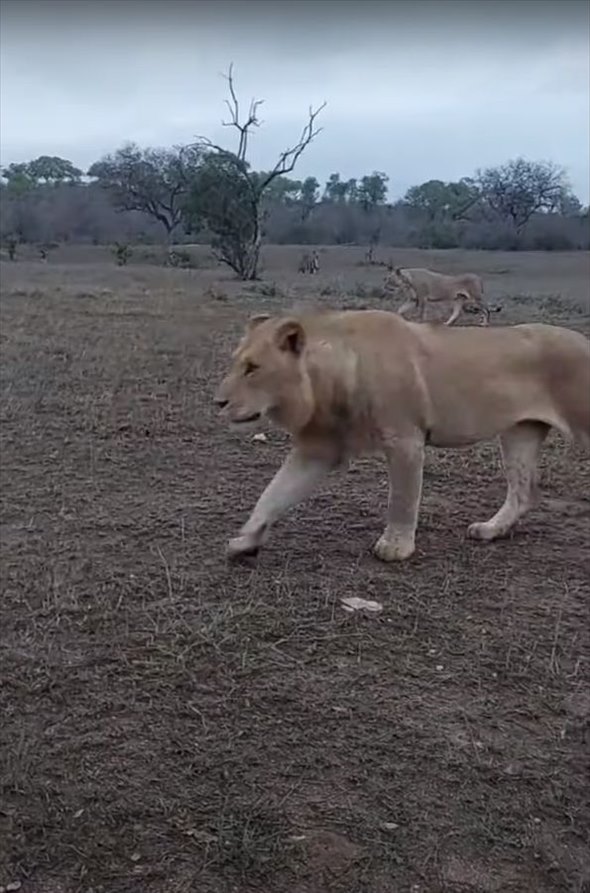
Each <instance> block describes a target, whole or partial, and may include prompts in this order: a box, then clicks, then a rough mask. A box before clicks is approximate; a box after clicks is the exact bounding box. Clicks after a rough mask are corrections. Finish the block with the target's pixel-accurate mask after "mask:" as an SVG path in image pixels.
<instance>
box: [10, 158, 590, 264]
mask: <svg viewBox="0 0 590 893" xmlns="http://www.w3.org/2000/svg"><path fill="white" fill-rule="evenodd" d="M202 163H203V159H202V157H201V154H200V153H198V152H195V151H193V152H192V153H191V152H189V151H187V150H179V149H172V150H149V149H148V150H142V149H139V148H138V147H136V146H125V147H123V148H122V149H120V150H118V151H117V152H115V153H114V154H113V155H111V156H108V157H107V158H105V159H102V160H101V161H99V162H97V163H96V164H94V165H92V167H91V168H90V169H89V171H88V172H86V174H85V173H84V172H82V171H81V170H79V169H77V168H76V167H75V166H74V165H73V164H72V163H71V162H70V161H67V160H65V159H60V158H50V157H41V158H38V159H35V160H34V161H32V162H30V163H28V164H12V165H9V166H8V167H7V168H5V169H4V170H3V171H2V180H1V184H2V185H1V203H0V234H1V237H2V240H3V242H4V243H6V242H7V241H10V240H16V241H17V242H23V243H38V244H52V243H56V242H57V243H59V242H89V243H93V244H103V243H112V242H129V243H138V242H144V243H146V244H149V243H156V242H162V241H163V239H165V240H167V241H171V240H174V241H175V242H177V243H182V242H195V241H196V242H210V241H212V239H214V234H213V233H212V232H211V230H210V229H209V227H208V226H207V220H206V216H205V215H201V217H202V219H201V220H199V219H195V208H194V207H191V205H194V204H195V202H194V196H192V197H191V182H192V181H193V180H196V179H197V170H198V168H199V165H200V164H202ZM258 176H260V177H262V176H263V174H260V175H258ZM223 185H224V184H223V183H221V182H220V183H219V184H218V186H217V189H218V191H219V193H220V195H219V198H220V200H221V201H223V200H224V196H223V194H222V193H223ZM388 186H389V183H388V177H387V175H386V174H384V173H381V172H374V173H372V174H368V175H364V176H362V177H360V178H358V179H348V180H343V179H342V178H341V177H340V175H339V174H338V173H334V174H332V175H331V176H330V177H329V178H328V180H327V182H326V183H325V184H323V187H322V186H321V185H320V183H319V182H318V180H317V179H316V178H315V177H308V178H306V179H305V180H302V181H301V180H296V179H291V178H289V177H287V176H278V177H276V178H275V179H274V180H273V181H272V182H271V184H270V185H269V188H268V190H267V191H266V192H265V194H264V197H263V204H264V217H263V233H262V235H263V237H264V239H265V240H266V241H267V242H269V243H279V244H308V245H314V244H324V245H330V244H355V245H367V246H377V245H385V246H393V245H395V246H400V247H401V246H407V247H419V248H455V247H462V248H483V249H515V250H516V249H540V250H572V249H589V248H590V229H589V225H588V209H587V208H582V206H581V204H580V202H579V201H578V200H577V198H576V197H575V196H574V195H573V193H572V192H571V190H570V189H569V186H568V184H567V180H566V178H565V176H564V173H563V172H562V171H561V170H560V169H559V168H558V167H557V166H555V165H553V164H551V163H547V162H531V161H526V160H523V159H517V160H515V161H511V162H508V163H507V164H505V165H503V166H501V167H498V168H493V169H489V170H487V171H483V172H478V173H477V174H476V175H475V176H474V177H473V178H465V179H462V180H460V181H458V182H455V183H444V182H442V181H440V180H431V181H428V182H426V183H422V184H420V185H417V186H414V187H412V188H411V189H410V190H408V192H407V193H406V195H405V196H404V197H403V198H402V199H400V200H398V201H395V202H388V200H387V195H388ZM214 188H215V185H214ZM197 216H198V215H197Z"/></svg>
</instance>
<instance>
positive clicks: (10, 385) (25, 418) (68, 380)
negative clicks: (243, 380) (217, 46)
mask: <svg viewBox="0 0 590 893" xmlns="http://www.w3.org/2000/svg"><path fill="white" fill-rule="evenodd" d="M197 254H198V256H199V258H200V263H201V268H200V269H197V270H167V269H163V268H159V267H157V266H153V265H152V266H150V265H147V264H143V265H141V264H137V265H135V264H132V265H130V266H129V267H127V268H123V269H118V268H116V267H115V266H114V264H113V261H112V258H111V257H110V256H109V254H108V252H106V251H104V250H100V249H79V250H78V249H69V250H68V251H62V253H61V254H60V253H59V252H56V253H55V254H53V255H51V257H50V261H49V263H47V264H43V263H41V262H40V261H36V260H30V261H24V262H17V263H12V264H11V263H9V262H3V263H2V265H1V275H2V303H1V313H2V317H1V344H2V380H1V398H0V412H1V420H2V428H1V448H2V451H1V454H0V455H1V474H2V481H1V484H2V486H1V498H2V516H1V526H0V531H1V546H2V590H3V592H2V600H1V611H2V616H1V620H0V635H1V639H0V659H1V662H2V665H1V668H0V673H1V682H2V686H1V689H0V709H1V721H0V737H1V742H2V745H1V748H2V749H1V764H0V781H1V785H2V791H1V800H0V887H2V885H6V884H9V883H15V882H20V883H21V887H20V890H21V893H82V891H83V893H189V891H191V893H192V891H194V893H254V891H257V893H325V891H326V893H327V891H330V893H586V891H588V890H589V889H590V842H589V839H588V837H589V827H590V808H589V799H590V798H589V796H588V783H587V776H586V770H587V753H588V745H589V743H590V736H589V718H590V687H589V684H588V657H589V654H590V638H589V635H590V634H589V630H590V622H589V621H590V617H589V613H590V611H589V604H590V602H589V598H588V597H589V595H590V592H589V590H590V585H589V582H588V568H589V567H590V546H589V537H588V533H589V517H590V486H589V485H590V463H589V462H588V459H587V458H585V457H584V456H583V455H582V454H581V453H577V452H575V451H574V452H571V451H568V449H567V447H566V446H565V444H564V443H563V442H562V441H561V440H560V439H559V438H558V437H557V436H553V437H552V438H551V440H550V442H549V444H548V446H547V448H546V449H545V451H544V457H543V475H542V485H543V490H544V497H545V498H544V501H543V503H542V506H541V507H540V508H539V509H538V510H536V511H535V512H534V513H532V514H531V515H529V516H528V517H527V518H526V519H525V520H524V521H523V523H522V524H521V526H520V528H519V530H518V532H517V533H516V534H515V535H514V536H513V537H512V538H511V539H508V540H506V541H504V542H498V543H494V544H491V545H487V546H486V545H478V544H477V543H472V542H469V541H467V540H466V538H465V530H466V527H467V525H468V523H469V522H471V521H474V520H482V519H485V518H487V517H489V515H490V514H491V513H492V512H493V511H495V509H496V508H497V507H498V505H499V503H500V501H501V500H502V499H503V495H504V484H503V479H502V475H501V472H500V469H499V459H498V456H497V453H496V450H495V447H494V445H485V446H483V447H481V448H478V449H472V450H467V451H465V452H462V451H461V452H444V451H443V452H432V453H431V454H430V456H429V461H428V465H427V469H426V477H425V493H424V501H423V507H422V514H421V524H420V528H419V539H418V552H417V554H416V556H415V557H414V558H413V559H411V560H410V561H409V562H408V563H407V564H404V565H402V566H393V567H392V566H387V565H383V564H380V563H379V562H378V561H376V560H375V559H374V558H373V557H372V555H371V551H370V550H371V546H372V544H373V541H374V540H375V538H376V536H377V535H378V533H379V531H380V529H381V526H382V521H383V513H384V509H385V501H386V484H385V472H384V468H383V467H382V466H381V464H380V463H379V462H378V461H373V460H370V461H369V460H366V461H360V462H357V463H355V465H354V466H353V468H352V470H351V472H350V473H349V474H348V475H347V476H343V477H334V478H333V479H332V481H331V483H330V485H329V486H328V487H326V488H325V489H324V490H323V491H322V492H321V493H320V494H319V495H318V496H317V498H315V499H313V500H312V501H310V502H309V503H307V504H306V505H304V506H302V507H301V508H300V509H298V510H297V511H295V512H293V514H292V515H291V516H290V517H289V519H288V520H287V521H285V522H284V523H283V524H281V525H280V527H279V528H278V529H277V530H276V532H275V534H274V537H273V539H272V540H271V542H270V543H269V545H268V547H267V549H266V551H265V552H263V553H261V556H260V558H259V559H257V561H254V562H251V563H249V564H244V565H236V566H233V565H228V564H227V562H226V560H225V556H224V549H225V543H226V540H227V538H228V537H229V536H231V535H232V534H234V533H235V532H236V530H237V527H238V525H239V524H240V523H241V522H242V521H243V520H244V519H245V517H246V516H247V513H248V512H249V510H250V508H251V507H252V505H253V503H254V501H255V499H256V498H257V497H258V495H259V493H260V491H261V490H262V488H263V486H264V485H265V483H266V482H267V481H268V480H269V479H270V477H271V475H272V474H273V473H274V471H275V470H276V468H277V467H278V466H279V464H280V462H281V460H282V457H283V455H284V453H285V449H286V438H285V437H284V436H283V435H282V434H280V433H278V432H276V431H272V430H270V429H269V430H268V431H267V435H268V440H267V441H266V442H259V441H253V440H252V435H251V434H248V435H247V436H246V435H244V434H243V433H240V432H234V431H231V430H228V429H227V428H226V427H225V426H224V425H223V424H222V423H220V421H219V420H218V419H217V417H216V412H215V409H214V407H213V406H212V404H211V395H212V393H213V390H214V388H215V385H216V384H217V381H218V380H219V377H220V375H221V374H222V372H223V370H224V369H225V365H226V362H227V358H228V354H229V351H230V349H231V348H232V347H233V346H234V344H235V340H236V337H237V335H238V334H239V333H240V331H241V328H242V326H243V323H244V321H245V319H246V318H247V317H248V316H249V315H250V314H251V313H254V312H264V311H268V310H269V309H270V310H271V311H276V310H279V309H281V308H288V307H290V306H291V305H292V304H294V303H297V302H298V301H304V302H308V301H315V302H317V303H320V304H324V305H325V304H330V305H332V306H363V305H364V306H391V304H388V303H387V302H384V301H383V300H382V298H381V297H380V283H381V281H382V278H383V273H384V269H383V268H367V267H363V266H361V265H360V264H359V261H360V260H361V259H362V256H363V251H362V249H352V248H328V249H326V250H323V251H322V252H321V255H320V256H321V262H322V271H321V273H320V275H319V276H317V277H316V276H314V277H309V276H303V275H298V274H297V272H296V271H297V264H298V260H299V257H300V255H301V249H297V248H289V247H287V248H271V249H268V250H267V253H266V257H265V263H266V267H267V269H266V271H265V274H264V281H262V282H258V283H253V284H251V285H244V284H243V283H238V282H236V281H234V280H232V279H231V277H230V275H229V274H228V273H227V272H225V271H223V270H220V269H219V268H218V267H215V266H214V264H213V263H212V262H211V261H210V260H209V259H208V252H207V250H206V249H200V250H199V251H198V252H197ZM389 256H392V257H393V258H394V260H395V261H396V262H398V263H399V264H400V265H404V266H430V267H433V268H435V269H439V270H441V271H442V272H463V271H470V272H477V273H480V274H481V275H482V277H483V279H484V286H485V289H486V296H487V297H488V299H489V300H490V303H492V304H496V303H497V304H501V305H502V308H503V309H502V312H501V313H498V314H494V315H493V317H492V324H493V325H502V324H505V323H506V322H514V321H525V320H545V321H550V322H556V323H561V324H565V325H570V326H572V327H574V328H578V329H580V330H582V331H585V332H586V333H590V323H589V310H590V295H589V285H588V282H589V273H590V263H589V257H588V255H587V254H582V253H577V254H574V253H572V254H528V255H527V254H501V253H497V254H496V253H488V254H485V253H478V252H470V253H467V254H465V253H463V254H461V253H459V252H451V251H449V252H419V251H396V252H384V259H386V260H387V259H388V258H389ZM446 312H447V308H431V310H430V313H431V314H433V313H435V314H437V315H438V314H440V315H443V314H445V313H446ZM474 320H475V317H471V318H470V317H466V318H465V319H464V322H465V323H466V324H471V323H472V322H473V321H474ZM346 595H348V596H350V595H357V596H362V597H365V598H369V599H376V600H378V601H379V602H381V603H382V604H383V606H384V610H383V612H382V613H381V614H379V615H372V616H362V615H359V614H352V615H351V614H347V613H346V612H345V611H343V610H342V607H341V605H340V598H341V597H343V596H346Z"/></svg>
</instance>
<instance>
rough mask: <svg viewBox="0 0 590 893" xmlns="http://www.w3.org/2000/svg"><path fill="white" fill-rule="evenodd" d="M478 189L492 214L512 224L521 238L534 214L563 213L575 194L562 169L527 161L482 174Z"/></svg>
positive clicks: (543, 163)
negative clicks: (570, 198) (543, 212)
mask: <svg viewBox="0 0 590 893" xmlns="http://www.w3.org/2000/svg"><path fill="white" fill-rule="evenodd" d="M477 185H478V187H479V189H480V192H481V195H482V198H483V200H484V202H485V205H486V206H487V208H488V209H489V210H490V211H491V212H492V214H493V215H495V216H497V217H499V218H500V219H501V220H505V221H509V222H510V223H511V224H512V225H513V227H514V229H515V231H516V232H517V233H518V234H520V232H522V230H523V229H524V227H525V226H526V224H527V223H528V222H529V220H530V219H531V217H532V216H533V215H534V214H537V213H538V212H540V211H557V210H560V209H561V207H563V205H564V203H565V202H566V200H567V199H568V198H569V197H571V194H572V193H571V189H570V186H569V183H568V182H567V179H566V176H565V172H564V170H563V169H562V168H561V167H558V166H557V165H555V164H553V163H552V162H551V161H527V160H526V159H525V158H516V159H514V160H513V161H508V162H506V164H503V165H501V166H500V167H489V168H486V169H485V170H483V171H478V172H477Z"/></svg>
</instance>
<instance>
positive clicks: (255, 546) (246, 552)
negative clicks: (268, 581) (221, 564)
mask: <svg viewBox="0 0 590 893" xmlns="http://www.w3.org/2000/svg"><path fill="white" fill-rule="evenodd" d="M260 545H261V544H260V540H259V538H258V537H255V536H253V535H252V534H248V533H246V534H241V535H240V536H235V537H234V538H233V539H231V540H230V541H229V543H228V544H227V556H228V558H247V557H249V556H252V557H253V556H255V555H257V554H258V551H259V549H260Z"/></svg>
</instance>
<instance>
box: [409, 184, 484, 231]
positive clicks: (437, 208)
mask: <svg viewBox="0 0 590 893" xmlns="http://www.w3.org/2000/svg"><path fill="white" fill-rule="evenodd" d="M479 199H480V192H479V189H478V188H477V186H476V185H475V183H474V182H473V181H472V180H470V179H467V178H464V179H462V180H459V181H458V182H456V183H444V182H443V181H442V180H428V181H427V182H426V183H421V184H420V185H419V186H412V187H411V189H408V191H407V193H406V195H405V197H404V203H405V204H407V205H408V206H409V207H411V208H416V209H418V210H420V211H423V212H424V213H425V214H426V215H427V217H428V219H429V220H430V221H431V222H433V223H434V222H435V221H436V222H438V221H443V220H461V219H463V218H464V217H465V215H466V214H467V212H468V211H469V210H470V209H471V208H473V206H474V205H476V204H477V202H478V201H479Z"/></svg>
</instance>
